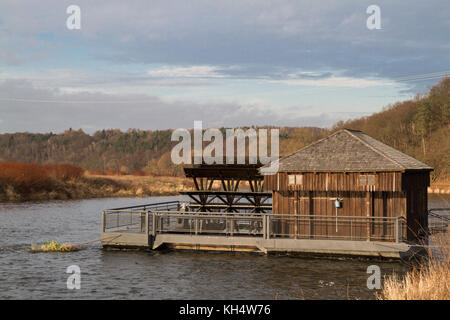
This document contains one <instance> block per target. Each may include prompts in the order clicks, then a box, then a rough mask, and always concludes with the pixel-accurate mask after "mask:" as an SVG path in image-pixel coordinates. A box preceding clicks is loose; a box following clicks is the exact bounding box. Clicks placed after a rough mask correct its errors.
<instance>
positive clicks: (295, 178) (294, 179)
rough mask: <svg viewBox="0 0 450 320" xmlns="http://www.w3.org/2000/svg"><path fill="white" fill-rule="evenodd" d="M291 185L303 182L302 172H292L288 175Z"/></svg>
mask: <svg viewBox="0 0 450 320" xmlns="http://www.w3.org/2000/svg"><path fill="white" fill-rule="evenodd" d="M288 179H289V181H288V182H289V185H296V184H303V175H302V174H290V175H288Z"/></svg>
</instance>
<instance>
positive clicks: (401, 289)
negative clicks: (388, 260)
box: [377, 232, 450, 300]
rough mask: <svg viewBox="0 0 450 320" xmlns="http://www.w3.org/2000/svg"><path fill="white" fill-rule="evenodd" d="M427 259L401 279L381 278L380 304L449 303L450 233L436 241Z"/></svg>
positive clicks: (392, 277) (395, 277)
mask: <svg viewBox="0 0 450 320" xmlns="http://www.w3.org/2000/svg"><path fill="white" fill-rule="evenodd" d="M433 242H435V243H434V245H433V246H430V247H428V249H427V251H428V257H427V259H426V260H425V261H424V262H423V264H422V265H420V266H419V267H413V269H412V270H411V271H409V272H408V273H407V274H406V275H405V276H403V277H399V276H397V275H395V274H394V275H391V276H388V277H386V278H385V280H384V285H383V289H382V291H381V293H380V294H379V295H378V296H377V298H378V299H380V300H450V233H449V232H446V233H445V234H444V235H441V236H438V237H436V239H435V241H433Z"/></svg>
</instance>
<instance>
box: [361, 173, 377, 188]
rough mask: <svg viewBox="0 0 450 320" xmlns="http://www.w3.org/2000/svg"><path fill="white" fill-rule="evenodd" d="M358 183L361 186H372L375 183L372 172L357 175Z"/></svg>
mask: <svg viewBox="0 0 450 320" xmlns="http://www.w3.org/2000/svg"><path fill="white" fill-rule="evenodd" d="M359 184H360V185H361V186H373V185H374V184H375V176H374V175H373V174H369V175H366V174H362V175H360V176H359Z"/></svg>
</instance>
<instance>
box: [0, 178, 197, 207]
mask: <svg viewBox="0 0 450 320" xmlns="http://www.w3.org/2000/svg"><path fill="white" fill-rule="evenodd" d="M191 187H192V186H191V182H190V181H189V180H187V179H185V178H180V177H168V176H132V175H123V176H97V175H89V174H84V175H83V176H81V177H79V178H74V179H67V180H60V179H57V178H48V179H46V183H45V185H39V186H36V187H33V186H30V187H28V188H24V187H23V186H22V185H17V184H15V183H14V182H11V181H0V202H22V201H39V200H68V199H90V198H105V197H149V196H169V195H178V193H179V192H180V191H185V190H188V189H190V188H191Z"/></svg>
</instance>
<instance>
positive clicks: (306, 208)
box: [264, 172, 429, 240]
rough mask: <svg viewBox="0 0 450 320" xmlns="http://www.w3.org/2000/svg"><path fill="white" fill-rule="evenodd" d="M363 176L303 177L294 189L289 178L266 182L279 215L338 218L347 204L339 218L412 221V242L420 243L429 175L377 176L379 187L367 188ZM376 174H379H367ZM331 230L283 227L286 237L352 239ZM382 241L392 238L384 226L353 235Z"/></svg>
mask: <svg viewBox="0 0 450 320" xmlns="http://www.w3.org/2000/svg"><path fill="white" fill-rule="evenodd" d="M360 174H361V173H303V181H302V182H303V183H302V184H301V185H289V184H288V175H287V173H278V174H277V175H273V176H265V183H264V185H265V188H266V189H267V190H272V191H273V198H272V203H273V210H272V211H273V213H275V214H277V213H278V214H301V215H324V216H330V217H333V216H335V215H336V209H335V207H334V200H335V199H336V198H337V197H339V198H341V199H342V208H339V209H338V210H337V215H338V216H373V217H397V216H402V217H405V218H406V219H407V224H408V226H407V229H408V232H407V239H408V240H416V239H417V235H420V234H421V231H424V230H426V228H427V221H428V216H427V205H428V199H427V187H428V185H429V172H415V173H412V172H406V173H403V174H402V173H401V172H381V173H378V174H375V184H374V185H373V186H361V185H360V184H359V176H360ZM367 174H373V173H367ZM329 229H330V226H326V225H320V224H316V225H314V226H313V225H312V224H311V223H309V224H307V223H290V224H289V223H282V224H280V230H279V231H278V232H282V233H292V234H293V235H299V234H301V235H302V236H304V237H308V236H309V235H311V233H314V234H316V235H320V234H323V235H332V234H334V235H337V236H340V235H348V234H347V233H348V232H350V231H349V230H346V229H345V228H341V230H339V228H338V231H337V232H336V230H329ZM355 231H356V232H357V234H358V235H359V236H364V235H371V236H378V237H382V236H384V235H387V233H390V232H392V230H388V227H387V226H386V225H383V224H372V225H370V226H369V227H367V226H363V225H361V226H360V227H355V228H354V229H353V231H352V232H353V234H354V233H355Z"/></svg>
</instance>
